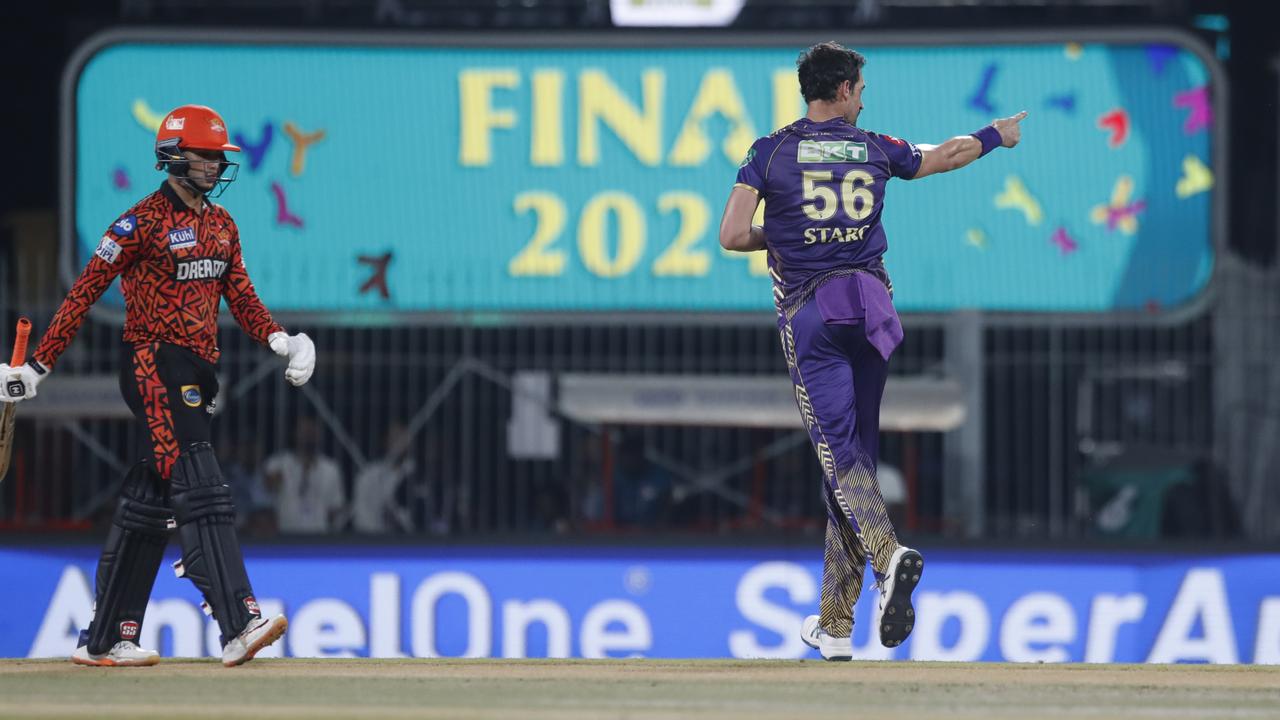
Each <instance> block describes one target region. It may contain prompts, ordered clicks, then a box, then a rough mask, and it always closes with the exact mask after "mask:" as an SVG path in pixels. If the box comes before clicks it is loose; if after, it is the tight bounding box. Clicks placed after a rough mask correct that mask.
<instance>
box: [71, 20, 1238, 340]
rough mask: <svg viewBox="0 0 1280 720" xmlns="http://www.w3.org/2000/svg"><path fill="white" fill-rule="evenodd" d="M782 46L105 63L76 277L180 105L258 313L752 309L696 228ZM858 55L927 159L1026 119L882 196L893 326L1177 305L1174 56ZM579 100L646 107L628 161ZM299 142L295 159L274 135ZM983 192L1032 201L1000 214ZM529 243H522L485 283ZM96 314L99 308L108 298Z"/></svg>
mask: <svg viewBox="0 0 1280 720" xmlns="http://www.w3.org/2000/svg"><path fill="white" fill-rule="evenodd" d="M797 51H798V48H777V47H693V48H684V49H668V48H664V49H661V50H654V49H643V48H620V49H604V48H556V49H538V48H518V47H484V48H458V47H374V46H364V47H359V46H321V45H296V44H293V45H289V44H280V45H270V44H262V45H255V44H235V45H190V44H185V43H184V44H182V45H164V44H155V43H142V42H137V43H132V42H131V43H125V44H115V45H111V46H108V47H106V48H104V49H102V50H101V51H99V52H97V53H95V54H94V55H93V56H92V57H91V58H90V59H89V60H88V61H87V63H86V64H85V66H84V67H83V70H82V72H81V74H80V76H79V78H78V81H77V83H76V86H75V106H74V110H73V112H74V121H75V124H74V142H75V164H74V168H75V177H74V189H75V196H74V227H75V234H76V243H75V248H76V258H75V259H76V263H77V270H78V268H79V266H80V265H82V264H83V263H84V262H86V261H87V260H88V258H89V257H90V255H91V253H92V252H93V249H94V248H95V247H96V245H97V242H98V239H99V238H100V237H101V235H102V234H103V232H104V231H105V230H106V228H107V227H108V226H109V225H110V224H111V222H112V221H113V220H115V218H116V217H117V216H119V215H120V214H121V213H123V212H124V211H125V210H126V209H127V208H129V206H130V205H131V204H133V203H134V202H136V201H138V200H139V199H141V198H142V197H143V196H144V195H146V194H147V193H149V192H151V191H153V190H154V189H155V188H156V187H158V185H159V183H160V182H161V180H162V175H161V173H159V172H157V171H156V170H155V169H154V155H153V142H154V127H155V123H156V122H157V120H158V119H159V118H160V117H162V116H163V115H164V113H166V112H167V111H168V110H169V109H170V108H172V107H175V106H178V105H181V104H185V103H200V104H206V105H210V106H212V107H214V108H215V109H217V110H218V111H219V112H220V113H221V114H222V115H223V117H224V118H225V119H226V121H227V123H228V126H229V129H230V131H231V133H232V136H233V141H235V140H234V138H237V137H238V138H239V140H238V142H239V143H241V144H243V145H245V146H246V151H245V152H243V153H241V154H240V155H239V157H236V158H234V159H237V160H239V161H240V162H241V165H242V166H241V168H240V172H239V179H238V180H237V181H236V182H235V183H234V184H233V185H232V186H231V187H230V188H229V190H228V191H227V192H226V193H225V194H224V195H223V196H222V197H221V198H219V200H218V202H220V203H222V204H223V205H225V206H226V207H227V208H228V209H229V210H230V211H231V213H232V215H233V216H234V217H235V218H236V221H237V223H238V225H239V228H240V233H241V237H242V242H243V247H244V253H245V258H246V264H247V266H248V269H249V273H250V275H251V277H252V278H253V280H254V283H255V285H256V286H257V289H258V291H259V293H260V294H261V296H262V297H263V299H264V301H265V302H266V304H267V305H268V307H270V308H271V309H272V310H273V311H276V312H288V311H295V312H319V313H335V314H342V313H354V317H359V316H360V315H361V314H362V313H365V312H368V311H377V312H379V313H381V312H386V311H391V312H406V313H457V312H463V313H466V312H480V313H512V312H514V313H519V312H531V311H538V312H542V311H551V312H557V311H567V312H583V311H585V312H594V311H617V310H635V311H659V312H662V311H672V312H687V311H710V312H720V311H733V312H742V311H762V312H763V311H770V310H771V309H772V295H771V293H770V287H769V281H768V277H767V274H766V273H765V272H764V270H763V263H761V262H760V261H759V259H757V260H756V261H754V262H752V261H750V260H748V259H747V258H746V257H743V256H734V257H731V256H730V255H729V254H726V253H723V252H722V251H721V250H720V247H719V244H718V242H717V229H718V225H719V220H720V215H721V212H722V210H723V207H724V203H725V200H726V198H727V197H728V193H729V190H730V188H731V186H732V185H733V182H734V178H735V174H736V171H737V165H738V162H739V161H740V160H741V158H742V155H743V153H744V152H745V150H746V149H747V147H748V146H749V145H750V143H751V141H753V140H754V139H755V138H756V137H757V136H759V135H763V134H767V133H769V132H771V131H772V130H773V129H774V128H775V127H776V126H777V125H778V118H781V117H785V118H786V119H787V121H790V120H792V119H795V118H796V117H799V116H800V115H801V114H802V113H803V105H802V102H801V99H800V97H799V95H798V91H797V89H796V86H795V80H794V75H795V73H794V68H795V59H796V55H797ZM862 51H863V52H864V54H865V55H866V56H867V59H868V64H867V66H866V68H865V71H864V72H865V78H866V83H867V89H866V91H865V93H864V102H865V106H866V107H865V110H864V111H863V113H862V116H861V118H860V123H859V124H860V125H861V126H862V127H864V128H866V129H869V130H874V131H877V132H883V133H888V134H892V135H895V136H897V137H901V138H904V139H906V140H909V141H912V142H915V143H940V142H942V141H943V140H945V139H946V138H948V137H950V136H953V135H957V134H966V133H969V132H972V131H975V130H977V129H978V128H980V127H982V126H983V125H985V124H986V123H988V122H990V120H991V119H992V118H994V117H1001V116H1007V115H1011V114H1013V113H1015V112H1017V111H1019V110H1023V109H1025V110H1028V111H1029V112H1030V116H1029V117H1028V118H1027V119H1026V121H1025V122H1024V124H1023V128H1024V131H1023V140H1022V144H1021V145H1019V147H1018V148H1017V149H1016V150H1012V151H1010V150H998V151H996V152H994V153H993V154H992V155H990V156H988V157H986V158H984V159H982V160H980V161H978V162H976V163H975V164H973V165H971V166H969V167H967V168H965V169H963V170H961V171H958V172H955V173H951V174H946V175H942V176H936V177H931V178H928V179H924V180H921V181H916V182H908V181H900V180H895V181H893V182H892V183H891V184H890V185H889V187H888V190H887V192H886V204H885V213H884V222H885V226H886V231H887V234H888V239H889V251H888V254H887V255H886V257H885V260H886V263H887V265H888V268H889V272H890V274H891V275H892V277H893V280H894V285H895V289H896V298H895V299H896V302H897V305H898V307H899V309H900V310H902V311H906V312H945V311H950V310H955V309H960V308H976V309H982V310H988V311H1012V312H1045V313H1061V312H1068V313H1105V312H1108V311H1116V310H1123V311H1131V310H1146V311H1154V310H1160V309H1168V308H1172V307H1176V306H1179V305H1183V304H1185V303H1188V302H1189V301H1191V300H1193V299H1194V298H1195V297H1196V296H1197V295H1198V294H1199V293H1201V291H1203V290H1204V289H1205V287H1206V286H1207V284H1208V282H1209V279H1210V276H1211V274H1212V268H1213V264H1214V243H1213V233H1212V231H1211V226H1212V223H1211V206H1212V204H1213V203H1212V199H1213V193H1214V189H1213V187H1212V170H1211V169H1212V168H1213V167H1214V158H1213V157H1212V155H1211V147H1212V142H1211V136H1212V122H1213V118H1212V112H1211V103H1209V100H1208V98H1209V97H1210V94H1211V91H1212V88H1210V87H1209V83H1210V78H1209V73H1208V71H1207V68H1206V67H1205V65H1204V63H1203V62H1202V61H1201V60H1200V59H1199V57H1197V56H1196V55H1195V54H1194V53H1192V52H1190V51H1189V50H1187V49H1183V48H1178V47H1174V46H1168V45H1145V44H1096V43H1095V44H1091V43H1085V44H1083V45H1065V44H1029V45H992V46H963V47H917V46H870V47H865V48H862ZM646 73H647V74H648V75H647V77H648V78H649V80H648V87H649V90H650V92H649V94H648V95H647V96H646V94H645V92H646V91H645V87H646V81H645V79H644V78H645V77H646ZM486 74H487V75H488V76H489V77H496V78H498V81H497V82H496V83H493V84H491V85H490V89H489V91H488V92H486V93H480V95H481V96H483V101H484V103H485V104H487V106H488V107H489V108H490V109H489V111H487V112H482V113H478V114H477V113H475V112H470V113H469V114H467V115H466V118H464V117H463V115H464V113H467V110H466V109H464V108H463V107H462V95H463V87H464V85H465V83H466V82H468V81H464V80H463V78H464V77H466V78H473V79H474V78H477V77H485V76H486ZM193 77H194V78H198V81H197V82H192V79H193ZM512 78H514V81H512ZM584 78H588V80H589V81H590V82H594V83H596V84H595V85H592V86H591V87H593V88H594V90H593V92H596V95H595V96H594V97H596V98H600V97H603V96H601V95H599V93H598V92H597V91H598V90H599V88H600V87H601V86H602V85H601V82H603V83H604V85H607V86H610V87H612V88H613V89H614V90H616V92H617V93H619V94H620V95H621V96H622V98H624V100H625V101H624V102H622V103H618V102H612V103H608V104H609V105H610V106H611V107H614V108H615V109H616V108H618V107H622V108H623V109H624V110H625V109H627V108H628V107H629V108H630V111H632V112H633V114H634V115H635V116H636V117H637V118H639V117H642V116H644V113H645V112H648V113H649V116H648V117H649V118H650V120H649V121H650V122H651V123H652V124H651V125H650V126H648V127H650V129H651V132H650V133H649V135H648V136H647V137H648V138H649V139H650V141H646V142H640V143H638V144H637V143H633V144H636V145H637V147H639V149H637V147H633V146H632V144H628V142H627V141H625V140H624V139H623V138H622V137H620V133H618V132H615V130H614V129H612V128H611V126H610V124H609V123H608V122H606V121H604V120H600V119H598V118H596V119H592V118H590V117H588V120H589V124H593V125H594V127H595V132H596V136H597V140H598V143H597V144H598V158H596V160H595V161H594V162H591V161H590V158H584V157H582V152H583V148H584V141H585V140H586V137H585V136H586V135H587V130H588V128H586V127H585V126H584V125H583V123H582V122H581V120H582V118H581V117H580V115H581V112H582V109H581V105H582V103H583V100H584V98H583V97H581V95H582V93H581V92H580V90H581V88H582V85H581V84H582V83H583V82H584ZM591 78H594V80H591ZM601 78H604V80H603V81H601ZM655 78H656V79H657V80H655ZM788 78H789V79H788ZM473 87H476V86H474V85H473ZM655 87H656V88H657V91H656V92H654V91H653V89H654V88H655ZM735 105H736V106H738V108H739V109H740V111H739V109H735ZM474 107H476V106H475V105H474V104H473V106H472V108H473V109H474ZM704 115H705V116H704ZM691 117H692V119H691ZM495 118H496V120H495ZM623 120H625V118H623ZM464 123H467V124H468V126H469V127H470V128H471V129H473V130H475V131H476V133H478V134H475V135H473V136H472V139H473V140H474V139H475V138H478V137H482V136H483V137H487V142H479V145H476V144H475V142H473V144H472V146H471V147H481V146H486V147H487V148H488V150H489V155H488V159H487V160H484V161H477V160H475V159H474V158H473V157H472V158H469V156H466V155H465V154H464V149H463V132H462V126H463V124H464ZM624 124H625V123H624ZM508 125H509V127H508ZM630 125H635V122H631V123H630ZM630 125H629V126H630ZM1122 125H1127V133H1126V134H1124V135H1123V136H1121V135H1120V134H1118V131H1119V130H1121V129H1123V128H1122V127H1121V126H1122ZM653 128H656V132H652V130H653ZM289 130H291V131H292V134H291V133H290V132H289ZM319 132H323V137H321V138H320V139H318V140H315V141H314V142H312V143H311V144H309V145H308V146H307V148H306V150H305V153H301V154H300V153H298V152H297V148H298V146H299V144H300V142H301V141H298V140H295V139H294V137H295V136H305V135H309V134H312V133H319ZM535 138H537V139H535ZM653 138H656V142H654V141H652V139H653ZM677 150H679V152H677ZM557 151H558V154H557ZM1126 178H1127V180H1125V179H1126ZM1011 187H1021V188H1025V190H1026V194H1027V195H1029V196H1030V197H1031V198H1033V199H1034V203H1035V204H1034V206H1031V205H1028V204H1026V203H1025V202H1014V203H1011V204H1010V203H1008V202H1003V201H1002V200H1001V198H1002V195H1003V196H1006V197H1005V199H1006V200H1007V199H1008V198H1009V197H1011V196H1008V193H1007V191H1008V190H1009V188H1011ZM1126 188H1128V192H1127V193H1125V192H1123V191H1124V190H1125V189H1126ZM1015 199H1016V198H1015ZM282 202H283V207H282ZM1108 208H1110V210H1109V209H1108ZM637 218H639V219H638V220H637ZM766 230H767V228H766ZM535 234H538V238H539V242H541V243H543V244H542V245H540V246H539V247H537V248H535V249H534V251H532V252H530V253H526V255H525V256H524V257H525V259H526V260H525V262H524V263H523V264H520V263H515V264H514V265H513V260H515V259H516V258H517V256H521V253H522V251H524V250H526V249H527V248H528V247H529V246H530V243H531V240H533V239H534V238H535ZM673 244H675V245H678V246H679V247H678V248H677V249H676V250H674V251H670V252H668V251H669V250H670V249H671V248H672V246H673ZM529 258H532V259H529ZM379 267H383V268H384V269H385V272H384V273H382V274H381V275H379V273H378V269H379ZM380 280H381V282H379V281H380ZM383 290H385V297H384V293H383ZM108 302H114V303H116V304H117V305H118V304H120V299H119V295H118V290H117V289H115V288H113V289H112V290H111V295H110V296H109V300H108ZM369 316H370V317H373V314H370V315H369Z"/></svg>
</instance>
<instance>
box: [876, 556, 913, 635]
mask: <svg viewBox="0 0 1280 720" xmlns="http://www.w3.org/2000/svg"><path fill="white" fill-rule="evenodd" d="M923 574H924V558H923V557H921V555H920V553H919V552H917V551H915V550H912V549H911V548H909V547H906V546H900V547H899V548H898V549H897V550H894V551H893V556H892V557H891V558H889V569H888V572H886V573H885V579H884V582H883V583H881V585H880V644H881V645H884V646H885V647H897V646H899V645H901V644H902V643H903V641H905V640H906V639H907V636H908V635H910V634H911V628H913V627H915V624H916V609H915V608H914V607H912V606H911V593H913V592H915V589H916V585H919V584H920V576H921V575H923Z"/></svg>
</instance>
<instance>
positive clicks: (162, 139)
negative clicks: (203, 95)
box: [156, 105, 240, 197]
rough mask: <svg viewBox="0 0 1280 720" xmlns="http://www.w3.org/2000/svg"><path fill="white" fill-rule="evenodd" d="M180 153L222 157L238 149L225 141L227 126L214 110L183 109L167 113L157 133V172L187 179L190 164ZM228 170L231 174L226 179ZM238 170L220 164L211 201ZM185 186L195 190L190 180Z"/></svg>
mask: <svg viewBox="0 0 1280 720" xmlns="http://www.w3.org/2000/svg"><path fill="white" fill-rule="evenodd" d="M183 150H206V151H210V150H212V151H218V152H224V153H225V152H240V147H239V146H238V145H232V144H231V142H230V140H229V139H228V137H227V124H226V122H224V121H223V120H222V116H221V115H219V114H218V113H217V112H216V111H214V109H213V108H210V107H207V106H204V105H183V106H181V107H176V108H174V109H173V110H171V111H169V114H168V115H165V116H164V119H163V120H161V121H160V127H159V129H157V130H156V169H157V170H165V171H167V172H168V173H169V174H170V175H174V176H176V177H178V178H187V175H188V173H189V171H190V169H191V161H190V160H188V159H187V158H186V156H185V155H183V154H182V151H183ZM227 170H230V171H231V173H230V174H229V175H228V174H227V172H226V171H227ZM238 170H239V163H233V162H227V161H226V160H225V159H223V160H222V162H221V166H220V167H219V169H218V180H217V182H216V183H215V186H216V188H217V194H216V195H214V197H216V196H217V195H221V194H222V190H225V189H226V186H227V185H228V184H229V183H231V182H232V181H234V180H235V178H236V173H237V171H238ZM186 182H187V184H188V185H189V186H190V187H191V188H192V189H196V187H195V185H194V184H192V183H190V181H189V180H187V181H186ZM206 194H207V193H206Z"/></svg>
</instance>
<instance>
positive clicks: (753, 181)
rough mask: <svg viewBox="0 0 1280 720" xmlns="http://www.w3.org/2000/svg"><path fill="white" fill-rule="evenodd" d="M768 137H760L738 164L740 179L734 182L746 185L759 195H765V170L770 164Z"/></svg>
mask: <svg viewBox="0 0 1280 720" xmlns="http://www.w3.org/2000/svg"><path fill="white" fill-rule="evenodd" d="M767 139H768V138H760V139H759V140H756V141H755V142H754V143H752V145H751V149H750V150H748V151H747V156H746V157H744V158H743V159H742V164H740V165H739V166H738V179H737V180H736V181H735V182H734V184H733V186H734V187H745V188H748V189H750V190H754V191H755V193H756V194H757V195H763V193H764V179H765V172H766V171H767V170H768V164H769V158H768V155H769V153H768V152H766V149H767V148H766V146H767V142H766V140H767Z"/></svg>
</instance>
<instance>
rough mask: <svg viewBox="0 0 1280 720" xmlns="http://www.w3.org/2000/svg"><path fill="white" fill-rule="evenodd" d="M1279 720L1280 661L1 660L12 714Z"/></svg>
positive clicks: (0, 706) (2, 688)
mask: <svg viewBox="0 0 1280 720" xmlns="http://www.w3.org/2000/svg"><path fill="white" fill-rule="evenodd" d="M27 717H30V718H164V719H165V720H174V719H175V718H189V717H200V718H206V717H207V718H218V719H219V720H227V719H228V718H252V719H254V720H256V719H257V718H264V719H265V718H305V719H306V720H318V719H320V718H340V717H341V718H348V717H349V718H503V720H512V719H513V718H518V719H519V720H537V719H542V718H547V719H550V718H557V719H558V718H575V719H576V718H582V719H584V720H585V719H587V718H634V719H636V720H639V719H641V718H724V719H725V720H744V719H749V718H806V719H808V718H823V717H832V718H836V717H840V718H867V719H868V720H871V719H874V720H905V719H908V718H947V719H948V720H953V719H968V718H974V719H976V720H991V719H992V718H1019V719H1032V718H1124V719H1125V720H1134V719H1135V718H1280V666H1249V665H1241V666H1205V665H1010V664H996V663H982V664H959V663H921V662H854V663H824V662H821V661H816V660H809V661H774V660H758V661H743V660H457V659H442V660H363V659H355V660H265V659H264V660H255V661H254V662H252V663H249V664H248V665H245V666H244V667H240V668H235V669H226V668H223V667H222V666H221V665H220V664H218V663H216V662H215V661H212V660H166V661H164V662H162V663H161V664H160V665H158V666H156V667H152V668H132V669H110V668H83V667H78V666H74V665H72V664H70V663H69V662H66V661H48V660H0V718H27Z"/></svg>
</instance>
